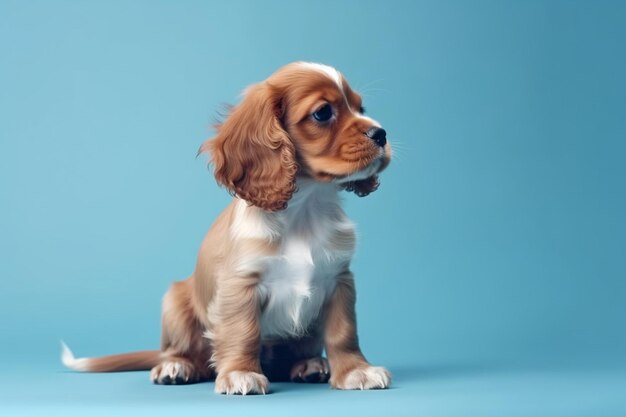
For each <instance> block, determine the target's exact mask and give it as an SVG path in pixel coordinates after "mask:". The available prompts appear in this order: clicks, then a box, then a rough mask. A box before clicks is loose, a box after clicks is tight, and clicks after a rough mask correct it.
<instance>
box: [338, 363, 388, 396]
mask: <svg viewBox="0 0 626 417" xmlns="http://www.w3.org/2000/svg"><path fill="white" fill-rule="evenodd" d="M331 384H332V386H333V388H337V389H360V390H365V389H384V388H387V387H389V385H390V384H391V373H389V371H388V370H386V369H385V368H383V367H380V366H369V365H368V366H365V367H359V368H355V369H352V370H351V371H348V372H346V373H345V374H344V375H343V377H342V378H338V379H337V380H331Z"/></svg>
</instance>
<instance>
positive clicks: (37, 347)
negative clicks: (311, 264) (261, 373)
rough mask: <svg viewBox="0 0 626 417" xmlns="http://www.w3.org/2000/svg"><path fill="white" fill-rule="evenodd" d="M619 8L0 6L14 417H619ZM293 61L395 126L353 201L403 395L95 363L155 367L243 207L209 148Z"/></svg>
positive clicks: (623, 31)
mask: <svg viewBox="0 0 626 417" xmlns="http://www.w3.org/2000/svg"><path fill="white" fill-rule="evenodd" d="M624 22H626V2H620V1H615V2H608V1H601V2H577V1H546V2H537V1H525V2H504V1H472V2H470V1H430V2H380V1H377V2H371V1H340V2H327V1H317V2H307V3H297V2H288V1H272V2H252V1H249V2H242V1H234V2H219V3H218V2H204V1H183V2H174V1H107V2H104V1H102V2H80V1H76V2H66V1H55V2H37V1H32V2H22V1H6V0H1V1H0V121H1V122H0V140H1V142H0V146H1V148H0V187H1V194H0V199H1V205H0V253H1V262H0V277H1V281H0V285H1V287H0V332H1V334H2V342H1V343H0V349H1V355H0V362H1V365H2V369H3V371H4V372H5V375H4V376H3V377H2V378H0V381H1V382H0V385H1V386H0V411H1V410H2V408H5V409H6V410H5V411H8V412H9V413H8V414H4V413H3V415H18V414H20V413H24V414H25V415H34V414H37V413H38V412H39V413H42V414H43V415H52V414H54V412H55V411H58V412H63V413H66V414H72V413H75V414H76V415H85V412H86V411H85V409H84V407H89V408H90V411H89V413H91V414H90V415H96V414H97V412H101V413H103V415H107V414H108V415H110V414H109V413H110V412H112V410H113V409H114V410H115V412H116V413H117V414H118V415H119V413H120V412H122V411H124V410H126V411H129V412H131V413H133V414H135V415H137V414H141V413H144V412H145V413H146V414H148V413H149V414H150V415H156V414H159V412H162V413H163V414H168V415H171V414H172V413H174V412H176V413H183V412H184V413H192V414H194V413H195V414H197V415H200V414H202V415H205V414H206V413H215V412H219V413H220V414H222V415H228V414H229V413H230V414H233V415H242V414H244V413H245V414H247V413H251V412H254V413H258V414H261V415H263V413H265V412H267V413H268V414H267V415H282V414H287V413H288V414H290V415H293V414H294V413H297V414H302V415H308V414H311V415H319V414H328V415H333V414H336V413H339V412H343V413H344V414H346V413H347V415H356V413H360V414H361V415H370V414H371V415H379V414H381V413H386V414H391V415H401V414H408V415H428V416H434V415H442V416H444V415H445V416H447V415H450V416H468V415H494V416H502V415H507V416H514V415H534V416H536V415H550V416H555V415H570V416H571V415H612V414H615V415H624V413H626V400H625V399H624V398H622V397H623V393H624V392H626V321H625V319H626V302H625V301H626V253H625V252H626V251H625V248H626V220H625V215H624V213H626V193H625V191H626V190H625V181H624V180H625V179H626V163H625V157H626V123H625V119H626V118H625V116H626V100H625V97H626V77H625V75H624V74H626V58H625V57H626V55H625V54H624V43H625V42H626V25H625V24H624ZM294 60H308V61H318V62H323V63H327V64H330V65H333V66H335V67H337V68H338V69H339V70H341V71H342V72H343V73H344V74H345V75H346V77H347V78H348V80H349V81H350V83H351V84H352V86H353V87H355V88H356V89H357V90H359V91H361V92H362V93H363V95H364V97H365V102H364V104H365V106H366V107H367V110H368V113H369V114H370V115H372V117H375V118H376V119H378V120H379V121H380V122H381V123H382V124H383V125H384V127H385V128H386V129H387V131H388V135H389V138H390V141H391V142H392V144H393V145H394V147H395V158H394V160H393V161H392V164H391V166H390V167H389V169H388V170H387V171H386V172H385V173H384V175H383V177H382V185H381V187H380V189H379V190H378V191H377V192H376V193H374V194H372V195H371V196H369V197H367V198H365V199H358V198H356V197H355V196H354V195H346V196H345V202H346V210H347V212H348V214H349V215H350V216H351V217H352V218H353V220H354V221H355V222H356V223H357V224H358V226H359V245H358V253H357V256H356V258H355V260H354V271H355V274H356V279H357V288H358V296H359V300H358V317H359V328H360V337H361V343H362V346H363V349H364V351H365V353H366V355H367V356H368V357H369V359H370V360H371V361H372V362H375V363H376V364H381V365H386V366H388V367H389V368H390V369H391V370H392V371H393V372H394V374H395V375H396V378H395V381H394V389H392V390H389V391H385V392H382V391H381V392H364V393H343V392H335V391H331V390H329V389H328V388H327V387H326V386H301V385H297V386H296V385H294V384H275V385H274V386H273V389H274V391H275V392H274V394H273V395H271V396H267V397H263V398H261V397H257V398H245V399H244V398H224V397H219V396H216V395H214V394H212V384H200V385H195V386H188V387H156V386H152V385H150V384H149V382H148V375H147V373H144V372H142V373H126V374H113V375H111V374H110V375H85V374H75V373H70V372H67V371H64V370H63V368H62V367H61V366H60V364H59V360H58V355H59V344H58V341H59V339H60V338H63V339H64V340H66V341H67V342H68V343H69V345H70V346H71V347H72V348H73V349H74V351H75V353H77V354H78V355H79V356H80V355H100V354H107V353H116V352H123V351H130V350H138V349H150V348H156V347H157V346H158V340H159V330H160V329H159V326H160V325H159V321H160V318H159V315H160V299H161V296H162V294H163V293H164V292H165V290H166V289H167V287H168V285H169V284H170V282H171V281H173V280H176V279H183V278H185V277H187V276H188V275H189V273H190V272H191V271H192V269H193V267H194V263H195V258H196V253H197V250H198V247H199V244H200V241H201V239H202V237H203V236H204V234H205V232H206V230H207V229H208V227H209V226H210V224H211V223H212V221H213V220H214V219H215V217H216V216H217V214H218V213H219V212H220V211H221V210H222V209H223V208H224V207H225V205H226V204H227V203H228V201H229V198H230V197H229V196H228V194H227V193H226V192H225V191H224V190H222V189H220V188H218V187H217V185H216V184H215V181H214V179H213V178H212V176H211V174H210V172H209V171H207V169H206V166H205V164H206V161H205V160H204V159H203V158H198V159H195V153H196V150H197V148H198V146H199V145H200V143H201V142H202V141H203V140H205V139H206V138H208V137H210V136H211V135H212V131H211V124H212V122H213V121H214V119H215V116H216V114H217V111H218V110H220V109H221V108H222V105H223V103H236V102H237V101H238V99H239V93H240V92H241V90H242V89H243V88H244V87H245V86H246V85H248V84H251V83H253V82H256V81H260V80H262V79H264V78H265V77H267V76H268V75H269V74H270V73H272V72H273V71H274V70H275V69H277V68H278V67H279V66H282V65H283V64H286V63H288V62H291V61H294Z"/></svg>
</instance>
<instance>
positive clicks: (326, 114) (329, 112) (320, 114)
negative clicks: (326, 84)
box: [313, 104, 333, 122]
mask: <svg viewBox="0 0 626 417" xmlns="http://www.w3.org/2000/svg"><path fill="white" fill-rule="evenodd" d="M331 117H333V108H332V107H331V106H330V104H324V105H323V106H322V107H320V108H319V110H317V111H316V112H315V113H313V118H314V119H315V120H317V121H318V122H327V121H329V120H330V118H331Z"/></svg>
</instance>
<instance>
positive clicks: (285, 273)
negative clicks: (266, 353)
mask: <svg viewBox="0 0 626 417" xmlns="http://www.w3.org/2000/svg"><path fill="white" fill-rule="evenodd" d="M297 186H298V191H297V192H296V193H294V196H293V198H292V199H291V200H290V201H289V206H288V208H287V209H286V210H284V211H282V212H278V213H266V212H263V213H264V215H263V216H262V217H260V216H258V215H251V214H249V213H247V211H252V210H254V211H261V210H260V209H258V208H256V207H250V206H247V205H245V211H244V212H239V211H238V213H237V214H236V215H237V216H240V218H237V219H235V222H234V224H237V228H238V229H243V230H257V231H258V230H270V229H271V230H272V235H274V232H276V225H280V226H279V228H278V235H279V236H280V246H279V253H278V254H277V255H275V256H269V257H260V256H258V254H257V255H256V256H255V254H246V255H245V256H242V257H241V259H240V260H239V261H238V268H237V269H238V270H239V271H240V272H241V271H243V270H248V271H252V270H256V271H260V272H261V282H260V284H259V286H258V294H259V296H260V298H261V303H262V304H263V305H264V310H263V312H262V314H261V335H262V337H263V338H274V337H288V336H302V335H303V334H305V332H306V331H307V329H308V327H309V326H310V325H311V324H312V323H313V321H314V320H315V319H316V318H317V317H318V315H319V313H320V311H321V310H322V307H323V305H324V303H325V302H326V300H327V299H328V297H330V295H331V294H332V292H333V291H334V288H335V283H336V278H337V276H338V274H339V273H341V272H342V271H343V268H345V266H346V264H347V263H348V261H349V260H350V258H351V257H352V254H353V251H354V248H352V247H350V248H338V246H341V245H336V244H335V243H336V242H333V236H336V235H337V233H342V234H344V235H345V234H350V233H354V225H353V224H352V222H351V221H350V220H349V219H348V218H347V217H346V216H345V214H344V212H343V210H342V209H341V207H340V205H339V196H338V190H337V186H336V185H334V184H322V183H317V182H314V181H312V180H299V182H298V184H297ZM240 207H241V205H240ZM250 221H254V222H257V221H260V222H262V224H261V225H258V224H255V225H250V224H248V222H250ZM237 234H238V235H241V234H242V233H241V232H237ZM255 234H256V233H255ZM209 314H210V313H209Z"/></svg>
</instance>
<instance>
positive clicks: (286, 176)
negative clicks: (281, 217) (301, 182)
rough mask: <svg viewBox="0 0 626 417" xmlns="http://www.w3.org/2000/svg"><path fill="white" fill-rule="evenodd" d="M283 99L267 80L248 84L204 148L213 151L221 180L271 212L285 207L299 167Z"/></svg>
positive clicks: (229, 187)
mask: <svg viewBox="0 0 626 417" xmlns="http://www.w3.org/2000/svg"><path fill="white" fill-rule="evenodd" d="M280 102H281V99H280V97H279V95H278V93H277V92H276V91H273V89H272V87H271V86H270V85H268V84H267V83H260V84H256V85H253V86H251V87H249V88H248V89H247V91H246V94H245V98H244V100H243V101H242V102H241V104H239V105H238V106H236V107H235V108H233V110H232V112H231V113H230V115H229V116H228V118H227V119H226V120H225V121H224V122H223V123H222V124H221V125H220V126H218V133H217V136H216V137H215V138H213V139H212V140H209V141H207V142H205V143H204V144H203V145H202V147H200V152H205V151H210V153H211V162H212V164H213V167H214V170H215V179H216V180H217V182H218V183H219V184H221V185H223V186H224V187H226V188H228V189H229V190H230V191H231V192H232V193H234V194H235V195H237V196H238V197H239V198H242V199H244V200H246V201H248V202H249V203H251V204H253V205H255V206H257V207H260V208H262V209H264V210H268V211H277V210H282V209H284V208H286V207H287V201H288V200H289V199H290V198H291V195H292V194H293V192H294V190H295V176H296V171H297V168H298V166H297V163H296V158H295V148H294V145H293V143H292V142H291V140H290V138H289V135H288V134H287V132H285V130H284V129H283V127H282V126H281V123H280V120H279V115H280V112H281V109H280V104H281V103H280Z"/></svg>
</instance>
